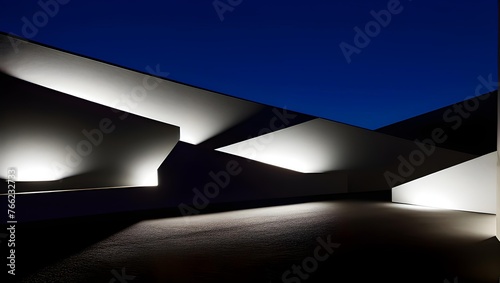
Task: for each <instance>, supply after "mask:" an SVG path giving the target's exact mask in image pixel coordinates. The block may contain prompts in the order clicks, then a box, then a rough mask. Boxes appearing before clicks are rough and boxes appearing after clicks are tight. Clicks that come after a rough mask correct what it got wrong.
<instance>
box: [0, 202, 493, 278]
mask: <svg viewBox="0 0 500 283" xmlns="http://www.w3.org/2000/svg"><path fill="white" fill-rule="evenodd" d="M494 230H495V216H494V215H486V214H478V213H469V212H460V211H449V210H441V209H433V208H425V207H418V206H411V205H402V204H393V203H390V202H387V201H380V200H363V201H353V200H346V199H344V200H333V201H315V202H308V203H301V204H289V205H279V206H272V207H261V208H251V209H248V208H247V209H242V210H233V211H225V212H214V213H208V214H203V215H197V216H189V217H173V216H171V215H168V214H163V215H162V214H161V213H150V214H147V213H135V214H134V213H131V214H119V215H111V216H109V215H108V216H92V217H85V218H79V219H66V220H53V221H46V222H33V223H24V224H22V223H20V224H18V225H17V228H16V245H17V246H16V274H17V275H16V276H15V277H14V276H8V277H7V278H8V279H10V281H12V282H15V281H18V282H120V283H123V282H133V283H137V282H266V283H268V282H398V283H400V282H460V283H462V282H491V283H494V282H495V283H497V282H499V278H500V243H499V242H498V241H497V239H496V238H495V237H494ZM4 231H5V229H4V228H2V231H1V232H0V233H3V232H4ZM0 235H1V234H0ZM3 240H5V239H3ZM5 248H6V243H5V242H4V241H3V242H2V257H3V258H5V257H4V256H3V255H7V250H6V249H5ZM3 266H5V265H3ZM4 268H5V267H4ZM4 274H6V271H5V273H4ZM12 279H15V280H12ZM10 281H7V282H10ZM2 282H5V281H3V280H2Z"/></svg>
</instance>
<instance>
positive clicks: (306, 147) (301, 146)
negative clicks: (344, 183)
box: [217, 118, 473, 173]
mask: <svg viewBox="0 0 500 283" xmlns="http://www.w3.org/2000/svg"><path fill="white" fill-rule="evenodd" d="M416 148H418V147H417V146H416V145H415V143H414V142H413V141H408V140H405V139H401V138H396V137H393V136H389V135H385V134H381V133H377V132H374V131H370V130H366V129H362V128H358V127H354V126H350V125H346V124H343V123H338V122H334V121H329V120H325V119H319V118H318V119H314V120H310V121H307V122H304V123H301V124H298V125H294V126H291V127H288V128H285V129H282V130H278V131H275V132H271V133H268V134H265V135H262V136H258V137H255V138H251V139H248V140H245V141H242V142H238V143H234V144H231V145H228V146H224V147H221V148H218V149H217V150H218V151H221V152H225V153H229V154H233V155H237V156H241V157H244V158H248V159H252V160H256V161H259V162H262V163H266V164H270V165H274V166H278V167H282V168H286V169H290V170H294V171H297V172H301V173H325V172H330V171H338V170H365V169H367V170H373V169H377V170H376V171H377V172H378V171H379V170H381V168H382V169H383V168H386V167H387V166H390V165H394V164H396V163H397V162H398V161H399V160H398V156H399V155H401V154H408V153H410V152H412V151H414V150H415V149H416ZM470 158H473V156H470ZM470 158H469V154H464V153H461V152H456V151H452V150H447V149H443V148H436V150H435V152H434V153H433V154H432V155H431V156H429V158H428V159H429V161H428V163H433V162H436V161H438V163H439V162H441V163H442V162H453V161H454V160H461V161H464V160H468V159H470ZM461 161H460V162H461ZM457 163H458V162H456V163H453V165H454V164H457Z"/></svg>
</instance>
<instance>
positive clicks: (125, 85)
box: [0, 34, 263, 144]
mask: <svg viewBox="0 0 500 283" xmlns="http://www.w3.org/2000/svg"><path fill="white" fill-rule="evenodd" d="M11 40H14V39H9V38H8V36H6V35H2V34H0V71H1V72H3V73H5V74H8V75H10V76H13V77H16V78H19V79H22V80H25V81H28V82H31V83H35V84H38V85H41V86H44V87H47V88H50V89H53V90H57V91H60V92H64V93H67V94H70V95H73V96H76V97H79V98H82V99H85V100H88V101H92V102H95V103H99V104H102V105H105V106H109V107H113V108H116V109H119V110H122V111H126V112H129V113H132V114H136V115H139V116H142V117H146V118H149V119H153V120H157V121H160V122H164V123H167V124H170V125H175V126H178V127H180V129H181V133H180V140H181V141H184V142H187V143H191V144H199V143H201V142H203V141H205V140H207V139H209V138H212V137H214V136H216V135H217V134H219V133H221V132H223V131H225V130H227V129H229V128H230V127H232V126H234V125H236V124H238V123H240V122H241V121H243V120H245V119H247V118H248V117H250V116H252V115H254V114H255V113H257V112H258V111H259V110H261V109H263V106H262V105H260V104H258V103H253V102H250V101H246V100H242V99H238V98H233V97H229V96H225V95H221V94H218V93H215V92H211V91H207V90H203V89H200V88H195V87H192V86H187V85H184V84H181V83H176V82H173V81H169V80H165V79H161V78H157V77H153V76H151V75H157V76H167V75H168V73H167V72H168V66H159V65H152V66H149V68H146V66H145V70H144V71H145V72H150V73H151V75H149V74H143V73H139V72H134V71H131V70H127V69H124V68H119V67H116V66H113V65H110V64H106V63H102V62H99V61H96V60H91V59H88V58H84V57H80V56H76V55H73V54H69V53H66V52H62V51H58V50H55V49H51V48H47V47H44V46H41V45H38V44H34V43H29V42H23V41H22V40H18V39H15V41H16V43H17V45H16V48H13V46H12V43H11Z"/></svg>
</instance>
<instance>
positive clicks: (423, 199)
mask: <svg viewBox="0 0 500 283" xmlns="http://www.w3.org/2000/svg"><path fill="white" fill-rule="evenodd" d="M497 159H498V157H497V152H496V151H495V152H492V153H489V154H486V155H483V156H480V157H477V158H475V159H472V160H469V161H466V162H463V163H460V164H458V165H455V166H452V167H449V168H446V169H444V170H441V171H438V172H435V173H432V174H429V175H427V176H424V177H421V178H419V179H416V180H413V181H410V182H408V183H404V184H402V185H399V186H396V187H394V188H392V201H393V202H398V203H407V204H414V205H422V206H429V207H437V208H445V209H453V210H463V211H472V212H480V213H489V214H496V206H497V201H496V199H497V196H496V194H497V192H496V187H497Z"/></svg>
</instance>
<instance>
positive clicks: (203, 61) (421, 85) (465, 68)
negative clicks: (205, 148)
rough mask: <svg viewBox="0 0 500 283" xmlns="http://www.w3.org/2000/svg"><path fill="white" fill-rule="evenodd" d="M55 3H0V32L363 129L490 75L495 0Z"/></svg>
mask: <svg viewBox="0 0 500 283" xmlns="http://www.w3.org/2000/svg"><path fill="white" fill-rule="evenodd" d="M55 1H56V0H41V1H40V2H39V3H52V4H51V5H49V4H47V7H48V8H47V12H43V11H44V10H43V8H42V6H43V5H40V4H38V3H37V1H7V0H2V1H0V3H1V9H0V30H1V31H4V32H11V33H14V34H17V35H19V36H21V37H26V38H28V39H30V40H33V41H36V42H40V43H43V44H47V45H50V46H54V47H57V48H60V49H63V50H67V51H70V52H74V53H77V54H81V55H85V56H88V57H92V58H96V59H100V60H103V61H106V62H110V63H113V64H117V65H120V66H124V67H128V68H132V69H136V70H139V71H145V67H146V66H148V65H150V66H152V65H156V64H159V65H160V66H161V70H162V71H164V72H168V73H169V76H168V77H167V78H169V79H172V80H176V81H180V82H183V83H188V84H191V85H195V86H199V87H203V88H207V89H210V90H214V91H218V92H222V93H226V94H229V95H233V96H237V97H242V98H245V99H249V100H252V101H257V102H261V103H265V104H270V105H274V106H278V107H287V108H288V109H292V110H296V111H299V112H303V113H307V114H312V115H315V116H320V117H323V118H327V119H332V120H336V121H340V122H344V123H348V124H352V125H357V126H361V127H365V128H369V129H374V128H378V127H381V126H384V125H387V124H390V123H393V122H397V121H399V120H403V119H405V118H409V117H412V116H415V115H418V114H421V113H424V112H427V111H430V110H434V109H436V108H439V107H442V106H445V105H449V104H452V103H455V102H458V101H461V100H463V99H465V98H466V97H468V96H472V95H475V89H476V87H477V86H478V85H479V84H481V83H480V81H479V80H478V77H479V76H482V77H484V78H487V77H488V76H489V75H490V74H491V75H492V78H493V80H494V81H496V78H497V56H498V49H497V41H498V39H497V38H498V9H497V1H493V0H491V1H490V0H478V1H435V0H413V1H410V0H401V2H399V1H397V0H390V1H388V0H376V1H374V0H372V1H366V0H365V1H359V0H356V1H353V0H342V1H333V0H332V1H326V0H325V1H320V0H311V1H304V0H302V1H292V0H287V1H261V0H216V1H213V0H208V1H204V0H197V1H193V0H191V1H188V0H175V1H174V0H170V1H140V2H139V1H80V0H72V1H71V0H70V1H68V0H59V2H55ZM92 2H94V4H89V3H92ZM53 3H58V4H57V6H55V5H53ZM62 3H65V4H62ZM214 5H215V6H214ZM216 8H217V9H219V12H217V9H216ZM372 10H373V11H374V12H379V11H381V10H386V11H387V12H385V11H383V12H381V13H377V14H378V17H380V19H379V21H381V22H382V24H383V25H385V26H382V25H381V24H379V23H377V24H374V22H372V23H371V24H369V23H370V22H371V21H373V20H374V15H372V14H373V13H370V11H372ZM40 11H42V12H40ZM41 13H45V15H47V14H48V16H46V18H44V16H43V15H42V14H41ZM50 14H52V15H50ZM388 14H390V17H391V18H390V21H389V19H388V17H387V15H388ZM23 17H25V18H24V19H23ZM221 19H223V20H221ZM44 21H45V22H44ZM27 22H29V23H28V24H27ZM367 24H368V28H369V30H368V33H370V34H371V36H370V35H364V36H361V37H360V36H358V37H360V38H357V39H358V41H357V43H358V45H356V43H355V42H354V38H355V35H356V31H355V27H358V28H359V29H361V30H365V27H366V26H367ZM28 25H33V26H32V27H31V28H30V27H27V26H28ZM33 27H34V28H35V29H34V28H33ZM363 37H364V38H363ZM366 39H368V40H369V42H368V41H367V40H366ZM363 40H364V41H363ZM342 42H345V44H344V46H347V45H349V46H351V47H352V48H351V49H350V51H351V52H353V53H352V54H350V56H349V59H350V63H348V62H347V61H348V60H346V56H344V54H343V52H342V50H341V48H340V46H339V45H340V44H341V43H342ZM354 50H355V51H354ZM495 88H497V87H495ZM487 91H488V89H487V88H483V91H482V92H481V93H485V92H487Z"/></svg>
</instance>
